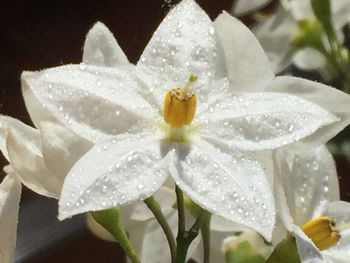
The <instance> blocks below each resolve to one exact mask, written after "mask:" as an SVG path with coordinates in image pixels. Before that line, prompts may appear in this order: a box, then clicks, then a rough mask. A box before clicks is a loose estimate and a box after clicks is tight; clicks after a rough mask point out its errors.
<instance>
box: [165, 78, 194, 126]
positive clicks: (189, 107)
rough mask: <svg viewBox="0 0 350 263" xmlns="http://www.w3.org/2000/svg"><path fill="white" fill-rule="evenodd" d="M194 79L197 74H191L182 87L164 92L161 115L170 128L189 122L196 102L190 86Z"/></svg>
mask: <svg viewBox="0 0 350 263" xmlns="http://www.w3.org/2000/svg"><path fill="white" fill-rule="evenodd" d="M196 81H197V76H194V75H191V76H190V78H189V80H188V82H187V83H186V84H185V86H184V87H183V88H175V89H172V90H170V91H168V92H167V93H166V94H165V98H164V107H163V117H164V120H165V122H166V123H168V124H170V126H171V127H172V128H181V127H183V126H185V125H189V124H191V122H192V120H193V118H194V115H195V112H196V104H197V98H196V95H194V93H193V92H191V87H192V86H193V84H194V83H195V82H196Z"/></svg>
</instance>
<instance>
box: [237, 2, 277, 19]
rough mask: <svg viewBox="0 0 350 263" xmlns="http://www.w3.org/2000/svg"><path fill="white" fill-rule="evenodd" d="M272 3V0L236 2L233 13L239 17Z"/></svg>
mask: <svg viewBox="0 0 350 263" xmlns="http://www.w3.org/2000/svg"><path fill="white" fill-rule="evenodd" d="M270 2H271V0H249V1H247V0H236V1H234V4H233V5H232V9H231V13H232V14H234V15H238V16H239V15H244V14H247V13H249V12H252V11H254V10H256V9H259V8H261V7H263V6H265V5H267V4H268V3H270Z"/></svg>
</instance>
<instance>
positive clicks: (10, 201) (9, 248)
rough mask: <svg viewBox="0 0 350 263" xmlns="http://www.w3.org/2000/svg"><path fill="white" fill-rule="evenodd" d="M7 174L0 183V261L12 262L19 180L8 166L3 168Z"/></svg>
mask: <svg viewBox="0 0 350 263" xmlns="http://www.w3.org/2000/svg"><path fill="white" fill-rule="evenodd" d="M4 170H5V171H6V172H7V173H8V175H6V177H5V179H4V180H3V181H2V183H1V184H0V233H1V234H0V262H1V263H11V262H13V255H14V252H15V247H16V233H17V219H18V209H19V200H20V198H21V189H22V187H21V182H20V180H19V179H18V178H17V175H16V174H15V173H14V171H13V170H12V168H11V167H10V166H7V167H5V169H4Z"/></svg>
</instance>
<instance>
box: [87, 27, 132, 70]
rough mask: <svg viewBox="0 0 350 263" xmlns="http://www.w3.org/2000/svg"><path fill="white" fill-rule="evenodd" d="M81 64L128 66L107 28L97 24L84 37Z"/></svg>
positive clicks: (125, 58)
mask: <svg viewBox="0 0 350 263" xmlns="http://www.w3.org/2000/svg"><path fill="white" fill-rule="evenodd" d="M83 63H85V64H88V65H95V66H105V67H117V66H123V65H128V64H129V61H128V58H127V57H126V56H125V54H124V52H123V50H122V49H121V48H120V46H119V44H118V42H117V40H116V39H115V38H114V36H113V34H112V33H111V32H110V31H109V30H108V28H107V27H106V26H105V25H104V24H102V23H101V22H97V23H96V24H95V25H94V26H93V27H92V28H91V29H90V31H89V33H88V34H87V36H86V40H85V44H84V55H83Z"/></svg>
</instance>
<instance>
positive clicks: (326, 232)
mask: <svg viewBox="0 0 350 263" xmlns="http://www.w3.org/2000/svg"><path fill="white" fill-rule="evenodd" d="M335 225H336V224H335V221H334V220H333V219H332V218H330V217H328V216H321V217H318V218H316V219H313V220H311V221H309V222H308V223H306V224H305V225H304V226H303V227H302V230H303V231H304V233H305V234H306V235H307V236H308V237H309V238H310V239H311V240H312V241H313V242H314V244H315V245H316V246H317V247H318V248H319V249H320V250H324V249H327V248H330V247H332V246H334V245H335V244H337V242H338V241H339V239H340V237H341V236H340V234H339V232H338V231H337V230H335Z"/></svg>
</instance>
